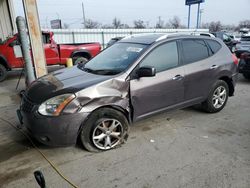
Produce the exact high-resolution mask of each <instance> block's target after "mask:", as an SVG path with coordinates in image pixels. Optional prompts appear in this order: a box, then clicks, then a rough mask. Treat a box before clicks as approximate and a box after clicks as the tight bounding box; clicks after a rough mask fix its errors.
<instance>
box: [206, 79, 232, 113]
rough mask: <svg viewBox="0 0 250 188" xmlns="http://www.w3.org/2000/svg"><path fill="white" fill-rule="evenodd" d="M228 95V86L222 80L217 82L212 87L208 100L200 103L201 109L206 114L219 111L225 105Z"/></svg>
mask: <svg viewBox="0 0 250 188" xmlns="http://www.w3.org/2000/svg"><path fill="white" fill-rule="evenodd" d="M228 94H229V89H228V85H227V83H226V82H225V81H223V80H218V81H217V82H215V84H214V85H213V87H212V89H211V91H210V93H209V95H208V98H207V100H206V101H205V102H203V103H202V109H204V110H205V111H206V112H208V113H216V112H219V111H221V110H222V109H223V108H224V106H225V105H226V103H227V99H228Z"/></svg>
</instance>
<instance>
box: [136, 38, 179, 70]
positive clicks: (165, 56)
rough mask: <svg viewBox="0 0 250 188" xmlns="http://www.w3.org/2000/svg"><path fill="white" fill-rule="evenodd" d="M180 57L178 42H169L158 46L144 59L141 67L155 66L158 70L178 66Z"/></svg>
mask: <svg viewBox="0 0 250 188" xmlns="http://www.w3.org/2000/svg"><path fill="white" fill-rule="evenodd" d="M178 62H179V57H178V50H177V44H176V42H168V43H165V44H163V45H161V46H158V47H156V48H155V49H154V50H153V51H152V52H151V53H150V54H149V55H148V56H147V57H146V58H145V59H143V60H142V63H141V64H140V67H142V66H153V67H155V69H156V72H161V71H165V70H167V69H170V68H173V67H176V66H178Z"/></svg>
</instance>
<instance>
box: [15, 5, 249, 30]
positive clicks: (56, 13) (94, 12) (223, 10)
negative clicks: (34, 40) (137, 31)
mask: <svg viewBox="0 0 250 188" xmlns="http://www.w3.org/2000/svg"><path fill="white" fill-rule="evenodd" d="M13 1H14V4H15V10H16V15H17V16H18V15H23V10H22V9H23V7H22V1H21V0H13ZM37 2H38V11H39V17H40V22H41V25H42V26H46V24H47V25H49V21H50V20H52V19H57V18H60V19H62V22H63V23H67V24H70V28H80V27H81V23H82V15H83V14H82V2H83V3H84V7H85V15H86V18H87V19H93V20H95V21H98V22H100V23H102V24H111V23H112V20H113V18H114V17H117V18H119V19H120V20H121V22H122V23H126V24H129V25H130V26H133V21H134V20H136V19H142V20H143V21H145V22H148V24H149V25H150V26H154V25H155V24H156V22H157V20H158V17H159V16H160V17H161V19H162V20H163V21H165V22H168V21H169V19H171V18H172V17H173V16H178V17H179V18H180V19H181V22H182V24H183V25H187V20H188V19H187V17H188V6H185V0H37ZM201 8H202V9H203V10H204V13H203V14H202V22H210V21H221V22H222V23H223V24H238V23H239V21H241V20H245V19H250V0H237V1H236V0H205V3H202V4H201ZM196 14H197V5H193V6H192V10H191V27H195V24H196Z"/></svg>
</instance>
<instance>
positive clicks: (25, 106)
mask: <svg viewBox="0 0 250 188" xmlns="http://www.w3.org/2000/svg"><path fill="white" fill-rule="evenodd" d="M34 106H35V104H34V103H32V102H31V101H30V100H29V99H28V98H27V97H26V96H25V95H23V96H22V103H21V110H22V111H24V112H28V113H30V112H31V111H32V110H33V108H34Z"/></svg>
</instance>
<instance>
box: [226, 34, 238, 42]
mask: <svg viewBox="0 0 250 188" xmlns="http://www.w3.org/2000/svg"><path fill="white" fill-rule="evenodd" d="M228 36H229V37H231V38H232V39H233V40H235V41H237V42H239V41H240V39H241V35H239V34H229V35H228Z"/></svg>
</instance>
